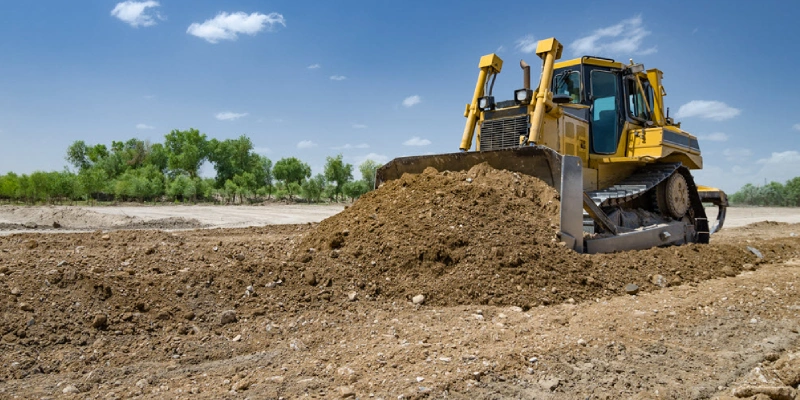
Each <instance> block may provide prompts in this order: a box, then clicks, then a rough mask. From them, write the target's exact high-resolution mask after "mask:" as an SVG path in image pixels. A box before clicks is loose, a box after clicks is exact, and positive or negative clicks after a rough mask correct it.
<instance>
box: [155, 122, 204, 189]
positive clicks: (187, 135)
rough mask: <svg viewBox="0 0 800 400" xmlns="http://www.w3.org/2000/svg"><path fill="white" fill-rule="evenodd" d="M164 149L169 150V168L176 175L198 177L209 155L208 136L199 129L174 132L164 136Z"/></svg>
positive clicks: (175, 130)
mask: <svg viewBox="0 0 800 400" xmlns="http://www.w3.org/2000/svg"><path fill="white" fill-rule="evenodd" d="M164 147H165V148H166V149H167V167H168V168H169V169H170V170H171V172H172V173H173V174H175V175H178V174H180V173H185V174H188V175H189V177H190V178H195V177H196V176H197V171H198V170H199V169H200V165H201V164H202V163H203V161H204V160H205V159H206V157H207V155H208V141H207V140H206V135H205V134H202V133H200V131H198V130H197V129H194V128H190V129H189V130H188V131H179V130H177V129H174V130H172V131H171V132H170V133H168V134H167V135H166V136H164Z"/></svg>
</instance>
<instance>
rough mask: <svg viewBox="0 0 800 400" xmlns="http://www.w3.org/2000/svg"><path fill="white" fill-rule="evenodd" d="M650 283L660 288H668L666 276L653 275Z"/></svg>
mask: <svg viewBox="0 0 800 400" xmlns="http://www.w3.org/2000/svg"><path fill="white" fill-rule="evenodd" d="M650 282H651V283H652V284H653V285H656V286H658V287H662V288H663V287H667V278H664V275H653V277H652V278H650Z"/></svg>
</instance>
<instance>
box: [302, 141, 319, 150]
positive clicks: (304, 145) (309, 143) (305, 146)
mask: <svg viewBox="0 0 800 400" xmlns="http://www.w3.org/2000/svg"><path fill="white" fill-rule="evenodd" d="M312 147H317V144H316V143H314V142H312V141H310V140H303V141H300V143H297V148H298V149H310V148H312Z"/></svg>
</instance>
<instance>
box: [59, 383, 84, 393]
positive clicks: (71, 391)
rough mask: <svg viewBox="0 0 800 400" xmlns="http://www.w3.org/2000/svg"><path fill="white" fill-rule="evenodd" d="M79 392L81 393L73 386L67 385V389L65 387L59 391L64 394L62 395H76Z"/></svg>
mask: <svg viewBox="0 0 800 400" xmlns="http://www.w3.org/2000/svg"><path fill="white" fill-rule="evenodd" d="M80 392H81V391H80V389H78V388H77V387H75V385H67V387H65V388H64V389H63V390H62V391H61V393H64V394H76V393H80Z"/></svg>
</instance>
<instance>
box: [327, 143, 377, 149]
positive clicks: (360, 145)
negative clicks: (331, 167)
mask: <svg viewBox="0 0 800 400" xmlns="http://www.w3.org/2000/svg"><path fill="white" fill-rule="evenodd" d="M368 148H369V145H368V144H366V143H360V144H356V145H352V144H350V143H347V144H345V145H343V146H336V147H331V149H333V150H350V149H368Z"/></svg>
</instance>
